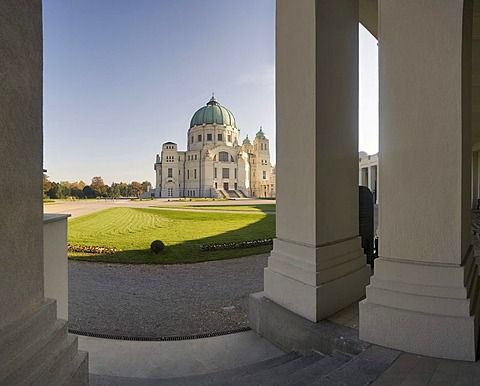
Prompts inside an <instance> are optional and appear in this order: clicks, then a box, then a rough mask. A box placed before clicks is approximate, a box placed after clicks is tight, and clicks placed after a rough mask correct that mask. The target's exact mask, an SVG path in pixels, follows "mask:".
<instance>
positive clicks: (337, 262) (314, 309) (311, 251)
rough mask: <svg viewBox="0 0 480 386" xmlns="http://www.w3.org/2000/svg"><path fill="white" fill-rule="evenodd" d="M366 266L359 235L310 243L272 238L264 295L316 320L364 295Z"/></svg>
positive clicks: (368, 271)
mask: <svg viewBox="0 0 480 386" xmlns="http://www.w3.org/2000/svg"><path fill="white" fill-rule="evenodd" d="M370 274H371V269H370V266H368V265H366V258H365V255H364V254H363V250H362V248H361V240H360V238H359V237H354V238H352V239H348V240H344V241H340V242H337V243H333V244H329V245H325V246H320V247H314V246H306V245H299V244H294V243H291V242H288V241H284V240H279V239H276V240H274V248H273V251H272V253H271V256H270V258H269V260H268V267H267V268H265V272H264V275H265V296H266V297H267V298H268V299H270V300H272V301H274V302H275V303H277V304H279V305H280V306H282V307H284V308H286V309H288V310H290V311H292V312H294V313H296V314H298V315H300V316H302V317H304V318H306V319H308V320H310V321H312V322H318V321H319V320H322V319H325V318H327V317H328V316H330V315H333V314H334V313H335V312H337V311H339V310H341V309H343V308H345V307H346V306H348V305H349V304H352V303H353V302H355V301H356V300H358V299H360V298H362V297H363V296H364V295H365V287H366V286H367V285H368V283H369V279H370Z"/></svg>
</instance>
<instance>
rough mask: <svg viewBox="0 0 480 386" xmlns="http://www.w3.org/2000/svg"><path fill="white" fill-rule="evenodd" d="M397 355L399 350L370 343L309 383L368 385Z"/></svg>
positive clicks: (350, 385) (321, 384) (351, 385)
mask: <svg viewBox="0 0 480 386" xmlns="http://www.w3.org/2000/svg"><path fill="white" fill-rule="evenodd" d="M399 355H400V351H397V350H393V349H389V348H386V347H380V346H375V345H371V346H370V347H369V348H367V349H366V350H365V351H364V352H362V353H360V354H358V355H357V356H355V357H354V358H352V359H351V360H350V361H348V362H346V363H345V364H344V365H343V366H340V367H338V368H337V369H335V370H333V371H331V372H330V373H329V374H327V375H325V376H323V377H319V378H317V379H316V380H314V381H313V382H311V383H310V385H319V386H324V385H345V384H346V385H349V386H365V385H370V384H372V383H373V382H374V381H375V380H376V379H378V378H379V377H380V375H382V374H383V373H384V372H385V371H386V370H387V369H388V367H390V366H391V365H392V363H393V362H394V361H395V360H396V359H397V358H398V356H399Z"/></svg>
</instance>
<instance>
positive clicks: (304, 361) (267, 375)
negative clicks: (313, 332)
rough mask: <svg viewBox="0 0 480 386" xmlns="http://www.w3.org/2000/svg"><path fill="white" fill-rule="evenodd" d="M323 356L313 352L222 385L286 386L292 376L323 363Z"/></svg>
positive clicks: (227, 381) (226, 381)
mask: <svg viewBox="0 0 480 386" xmlns="http://www.w3.org/2000/svg"><path fill="white" fill-rule="evenodd" d="M324 358H325V356H324V355H323V354H320V353H317V352H312V353H310V354H308V355H305V356H303V357H300V358H297V359H295V360H292V361H290V362H287V363H285V364H283V365H281V366H278V367H275V368H272V369H266V370H262V371H259V372H256V373H255V374H251V375H248V376H241V377H239V378H236V379H232V380H228V379H227V380H225V381H224V382H222V383H221V384H222V385H228V386H230V385H232V386H233V385H235V386H254V385H286V384H288V383H287V382H285V379H286V378H287V377H288V376H292V374H297V373H298V372H299V371H301V370H302V369H304V368H306V367H309V366H311V365H312V364H313V363H316V362H319V361H322V360H323V359H324Z"/></svg>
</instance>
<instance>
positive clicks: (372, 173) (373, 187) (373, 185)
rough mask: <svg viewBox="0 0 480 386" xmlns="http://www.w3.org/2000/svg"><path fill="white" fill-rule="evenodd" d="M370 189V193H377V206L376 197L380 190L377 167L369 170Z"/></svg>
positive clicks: (371, 167) (374, 166) (373, 166)
mask: <svg viewBox="0 0 480 386" xmlns="http://www.w3.org/2000/svg"><path fill="white" fill-rule="evenodd" d="M368 178H369V181H368V188H369V189H370V191H371V192H372V193H373V192H375V197H374V200H375V201H374V204H376V203H377V202H376V195H377V190H378V184H377V165H372V166H370V167H369V168H368Z"/></svg>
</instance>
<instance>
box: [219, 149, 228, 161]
mask: <svg viewBox="0 0 480 386" xmlns="http://www.w3.org/2000/svg"><path fill="white" fill-rule="evenodd" d="M218 160H219V161H220V162H228V153H227V152H226V151H221V152H220V153H218Z"/></svg>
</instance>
